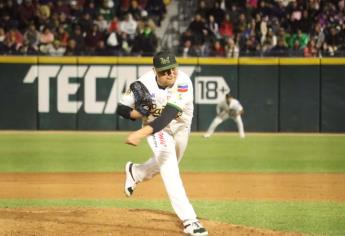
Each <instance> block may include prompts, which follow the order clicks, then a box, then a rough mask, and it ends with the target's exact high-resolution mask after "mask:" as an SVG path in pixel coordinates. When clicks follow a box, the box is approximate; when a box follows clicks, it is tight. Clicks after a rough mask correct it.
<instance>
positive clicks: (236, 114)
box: [204, 93, 245, 138]
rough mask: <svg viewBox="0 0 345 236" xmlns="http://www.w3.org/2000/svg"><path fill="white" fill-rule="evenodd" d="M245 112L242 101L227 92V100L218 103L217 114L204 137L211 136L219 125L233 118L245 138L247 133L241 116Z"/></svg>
mask: <svg viewBox="0 0 345 236" xmlns="http://www.w3.org/2000/svg"><path fill="white" fill-rule="evenodd" d="M243 113H244V110H243V107H242V105H241V103H240V102H239V101H238V100H237V99H235V98H233V97H232V96H231V95H230V93H228V94H226V96H225V100H224V101H222V102H220V103H219V104H217V115H216V117H215V118H214V119H213V121H212V123H211V124H210V126H209V128H208V129H207V132H206V133H205V134H204V137H205V138H208V137H210V136H211V135H212V134H213V133H214V131H215V129H216V128H217V127H218V125H220V124H221V123H222V122H224V121H225V120H227V119H229V118H231V119H232V120H234V121H235V122H236V125H237V128H238V132H239V134H240V137H241V138H244V137H245V134H244V128H243V122H242V118H241V115H242V114H243Z"/></svg>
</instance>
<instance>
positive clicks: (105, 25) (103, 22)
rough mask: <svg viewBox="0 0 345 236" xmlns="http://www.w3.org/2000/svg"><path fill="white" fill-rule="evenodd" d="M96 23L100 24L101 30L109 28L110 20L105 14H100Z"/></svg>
mask: <svg viewBox="0 0 345 236" xmlns="http://www.w3.org/2000/svg"><path fill="white" fill-rule="evenodd" d="M94 24H96V25H98V28H99V30H100V31H101V32H105V31H107V30H108V22H107V21H106V20H105V19H104V16H103V15H98V16H97V17H96V19H95V21H94Z"/></svg>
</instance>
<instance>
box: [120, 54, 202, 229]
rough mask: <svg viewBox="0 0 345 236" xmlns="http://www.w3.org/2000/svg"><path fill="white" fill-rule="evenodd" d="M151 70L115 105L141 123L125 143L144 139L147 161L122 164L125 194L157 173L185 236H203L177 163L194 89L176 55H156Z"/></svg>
mask: <svg viewBox="0 0 345 236" xmlns="http://www.w3.org/2000/svg"><path fill="white" fill-rule="evenodd" d="M153 65H154V68H153V70H151V71H148V72H147V73H145V74H144V75H142V76H141V77H140V78H139V79H138V80H137V81H135V82H133V83H132V84H131V85H130V90H129V91H128V92H127V93H126V94H124V95H123V97H122V98H121V100H120V103H119V104H118V108H117V114H119V115H121V116H122V117H124V118H126V119H132V120H136V119H141V120H142V121H143V127H142V128H141V129H139V130H137V131H135V132H132V133H131V134H129V136H128V138H127V141H126V143H127V144H129V145H133V146H137V145H139V143H140V141H141V139H142V138H146V139H147V142H148V144H149V146H150V148H151V149H152V152H153V154H152V156H151V158H150V159H148V160H147V161H146V162H145V163H143V164H135V163H132V162H127V164H126V166H125V173H126V181H125V194H126V195H127V196H128V197H130V196H131V195H132V194H133V191H134V189H135V187H136V185H137V184H138V183H140V182H143V181H145V180H149V179H151V178H152V177H153V176H155V175H156V174H158V173H160V174H161V176H162V179H163V183H164V186H165V189H166V191H167V193H168V196H169V199H170V202H171V205H172V207H173V209H174V211H175V212H176V214H177V216H178V217H179V218H180V219H181V221H182V222H183V226H184V229H183V231H184V233H186V234H189V235H208V232H207V230H206V229H205V228H204V227H203V226H202V224H201V223H200V222H199V220H198V219H197V216H196V213H195V211H194V209H193V207H192V205H191V203H190V202H189V200H188V197H187V194H186V192H185V189H184V186H183V183H182V180H181V177H180V172H179V165H178V164H179V162H180V161H181V159H182V157H183V154H184V152H185V150H186V147H187V143H188V138H189V134H190V128H191V122H192V117H193V109H194V108H193V85H192V82H191V80H190V78H189V77H188V76H187V75H186V74H185V73H184V72H183V71H181V70H179V69H178V67H177V66H178V65H177V62H176V59H175V56H174V55H173V54H171V53H170V52H165V51H164V52H159V53H157V54H156V55H155V56H154V58H153Z"/></svg>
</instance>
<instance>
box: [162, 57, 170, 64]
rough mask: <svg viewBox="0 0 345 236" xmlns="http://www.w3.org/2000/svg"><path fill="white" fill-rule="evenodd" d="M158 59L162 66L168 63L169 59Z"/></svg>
mask: <svg viewBox="0 0 345 236" xmlns="http://www.w3.org/2000/svg"><path fill="white" fill-rule="evenodd" d="M159 59H160V61H161V64H163V65H165V64H169V63H170V58H169V57H166V58H165V59H164V58H163V57H161V58H159Z"/></svg>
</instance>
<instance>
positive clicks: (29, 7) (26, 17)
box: [18, 0, 36, 29]
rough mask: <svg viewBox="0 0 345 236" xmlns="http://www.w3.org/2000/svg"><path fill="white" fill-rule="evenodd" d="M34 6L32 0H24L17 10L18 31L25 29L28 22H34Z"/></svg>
mask: <svg viewBox="0 0 345 236" xmlns="http://www.w3.org/2000/svg"><path fill="white" fill-rule="evenodd" d="M35 16H36V6H35V5H33V3H32V0H24V1H23V3H22V4H20V6H19V9H18V17H19V20H20V25H19V27H20V29H25V28H26V27H27V26H29V24H30V22H32V21H33V20H35Z"/></svg>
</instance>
